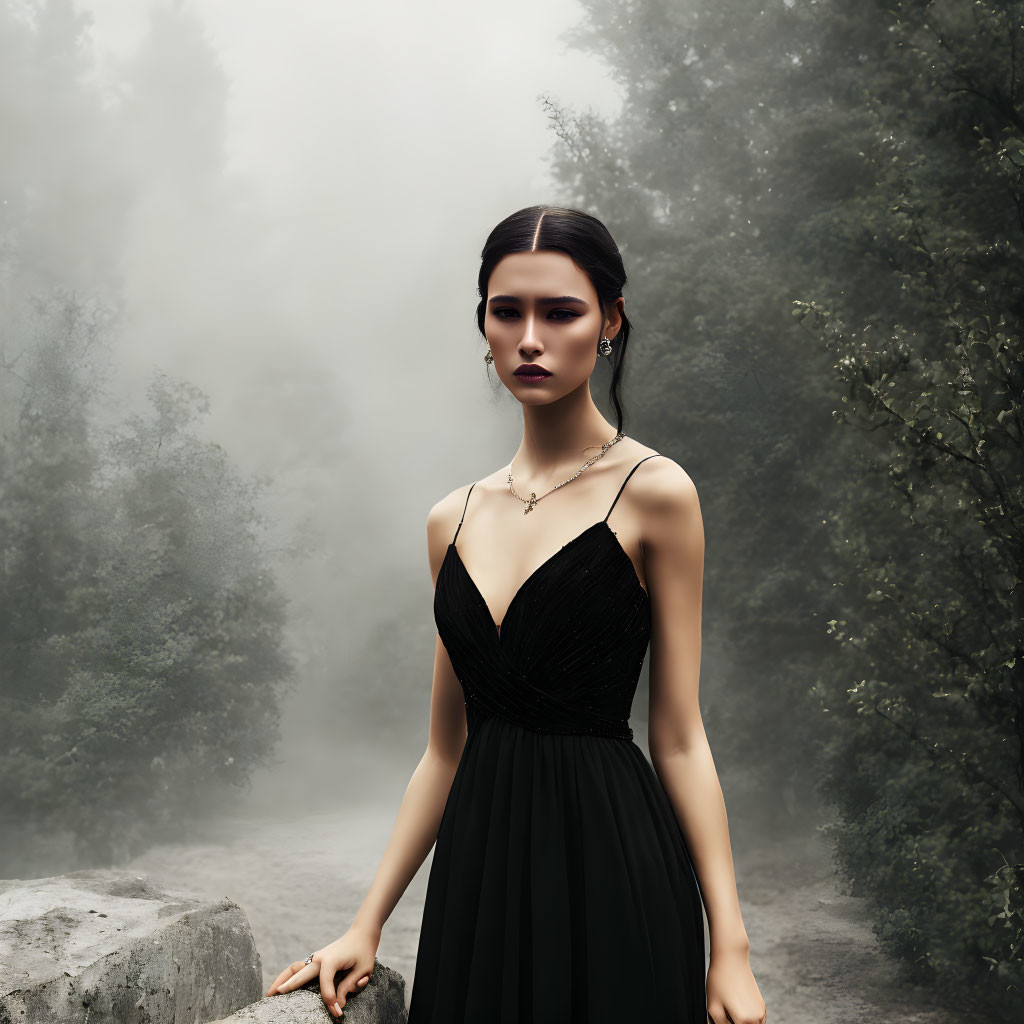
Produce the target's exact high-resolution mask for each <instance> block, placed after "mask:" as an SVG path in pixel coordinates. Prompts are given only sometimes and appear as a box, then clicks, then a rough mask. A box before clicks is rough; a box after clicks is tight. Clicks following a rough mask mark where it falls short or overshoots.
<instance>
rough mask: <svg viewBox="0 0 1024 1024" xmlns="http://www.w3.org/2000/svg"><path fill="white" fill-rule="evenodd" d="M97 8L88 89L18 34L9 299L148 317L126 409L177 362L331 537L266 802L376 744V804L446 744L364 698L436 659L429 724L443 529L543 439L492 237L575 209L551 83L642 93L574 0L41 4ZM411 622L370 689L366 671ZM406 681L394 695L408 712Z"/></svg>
mask: <svg viewBox="0 0 1024 1024" xmlns="http://www.w3.org/2000/svg"><path fill="white" fill-rule="evenodd" d="M12 10H14V11H15V12H19V13H20V14H21V15H23V16H24V17H26V18H28V17H30V16H31V5H29V4H23V5H15V7H14V8H12ZM72 11H76V12H78V13H79V14H80V22H79V32H80V36H81V47H80V54H81V68H80V75H81V78H80V81H79V82H78V83H77V84H76V85H75V86H74V87H69V86H68V84H67V82H65V81H63V80H62V79H61V78H60V77H59V76H53V77H48V75H47V73H46V66H45V59H43V60H33V59H32V58H31V57H30V56H29V54H27V53H26V52H25V51H24V50H23V49H21V50H19V48H18V47H19V42H21V43H24V41H25V38H24V37H22V38H21V39H20V40H19V38H18V37H17V36H15V37H14V38H12V39H11V40H10V41H9V43H8V47H9V48H10V52H8V54H6V58H7V61H8V70H7V72H6V73H5V78H6V80H7V86H6V92H7V96H6V100H7V107H8V116H7V117H6V118H5V128H4V134H5V138H4V140H3V150H4V152H5V154H6V157H5V161H4V162H5V163H6V164H7V165H8V167H9V169H10V171H11V178H10V180H9V182H10V181H16V180H30V181H33V182H36V183H37V186H36V188H37V192H36V195H35V204H34V205H32V204H31V203H28V204H26V205H25V206H20V205H18V206H17V209H16V210H13V212H12V204H11V203H10V202H9V197H10V196H11V189H10V187H9V188H8V189H6V190H5V191H6V192H7V193H8V196H7V197H5V199H4V207H5V209H6V210H7V211H8V220H7V227H8V230H9V231H10V232H11V234H12V236H13V237H14V238H16V244H17V249H18V260H17V263H16V269H9V270H8V274H7V278H6V280H5V281H4V289H5V292H6V297H7V299H8V301H11V300H13V298H14V296H15V295H23V294H26V293H31V292H33V291H34V290H37V289H45V288H47V287H50V286H53V285H55V284H60V285H62V286H65V287H67V288H71V289H75V290H77V291H78V293H79V294H89V293H93V292H99V293H102V294H103V295H105V296H106V297H107V298H108V299H109V300H110V301H115V302H117V303H118V304H120V307H121V316H120V319H119V320H118V322H117V324H116V327H115V328H114V329H113V330H112V331H111V332H110V335H109V342H110V355H109V368H108V374H107V379H106V381H105V384H106V387H107V389H108V392H109V401H108V404H107V406H106V413H107V414H108V415H109V416H110V417H111V419H117V418H119V417H121V416H122V415H124V414H125V413H126V412H127V411H128V410H133V409H138V408H140V407H141V406H142V405H144V403H145V397H144V392H145V387H146V384H147V382H148V380H149V379H150V377H151V375H152V373H153V371H154V369H155V368H159V369H160V370H162V371H164V372H166V373H168V374H170V375H172V376H174V377H178V378H181V379H184V380H187V381H189V382H191V383H192V384H194V385H196V386H198V387H199V388H200V389H202V391H204V392H205V393H206V394H207V395H208V396H209V404H210V408H209V415H208V416H207V417H206V418H205V421H204V422H205V430H204V433H205V435H206V436H208V437H209V439H211V440H213V441H216V442H217V443H219V444H221V445H223V446H224V448H225V449H226V450H227V452H228V453H229V456H230V458H231V460H232V461H233V462H234V463H235V464H236V465H237V466H238V467H239V469H240V470H241V471H242V472H243V473H250V474H254V475H259V476H264V477H266V478H268V479H269V482H270V486H269V490H268V492H267V494H266V496H265V501H264V506H263V510H264V512H265V514H266V516H267V518H268V520H269V521H270V522H271V524H272V532H273V534H274V535H275V536H276V538H277V541H278V543H279V544H280V545H281V547H282V548H283V549H287V548H289V547H290V546H291V545H293V544H297V545H300V546H301V547H302V548H303V554H301V555H299V556H298V557H295V558H290V559H282V565H281V567H280V574H281V576H280V578H281V581H282V583H283V585H284V588H285V591H286V593H287V595H288V597H289V599H290V601H291V602H292V603H291V614H290V622H289V632H290V634H291V637H292V641H293V646H294V648H295V651H296V654H297V657H298V659H299V664H300V668H299V678H298V682H297V686H296V688H295V689H294V692H293V693H292V694H291V695H290V696H289V697H288V698H287V699H286V701H285V702H284V719H283V721H282V728H283V741H282V743H281V746H280V748H279V752H278V753H279V757H280V760H281V764H280V767H279V769H278V770H277V771H275V772H270V773H266V772H264V773H261V774H260V775H258V776H257V777H256V778H255V779H254V785H255V789H254V792H253V802H254V804H255V805H259V804H260V803H261V802H262V801H265V802H267V803H268V804H269V803H270V802H273V803H274V804H275V805H276V807H277V809H278V810H277V811H275V812H274V813H279V812H280V810H281V808H282V806H283V807H285V808H288V807H289V806H290V805H291V801H292V800H294V799H296V798H298V799H299V800H300V801H303V800H304V799H305V798H304V797H303V796H302V794H303V793H304V792H306V793H308V792H309V790H308V782H307V781H306V780H309V779H310V778H311V777H316V776H318V775H319V774H320V773H326V774H327V775H328V776H332V777H335V778H337V777H338V776H339V775H340V774H342V772H343V769H342V766H343V765H348V766H351V765H353V764H363V763H365V762H364V761H363V759H364V758H365V757H372V764H373V767H372V769H371V770H370V771H369V772H368V773H366V772H364V773H361V778H362V787H363V792H364V793H365V792H367V791H368V790H370V789H372V788H373V781H372V780H374V779H378V778H380V777H381V776H383V775H385V774H386V773H387V771H388V769H389V766H393V768H394V771H395V781H398V780H400V779H401V778H402V777H403V776H405V777H406V778H407V774H408V769H410V768H411V767H412V765H413V764H414V763H415V760H416V759H417V758H418V756H419V753H420V751H419V750H417V749H414V748H410V747H409V746H408V745H407V744H404V745H402V744H399V749H397V750H395V751H394V754H393V756H381V748H380V746H379V745H378V744H377V743H376V740H377V739H379V737H380V735H381V732H380V730H379V729H378V728H377V726H378V724H380V723H378V722H375V721H374V720H372V718H371V719H368V718H367V715H368V711H367V705H366V704H365V703H359V705H358V711H352V710H351V708H352V706H353V705H352V704H351V703H350V701H349V700H348V699H347V695H348V694H349V693H350V692H352V691H357V690H359V689H360V688H361V687H362V688H366V687H367V686H368V685H371V684H372V686H374V687H376V688H381V687H387V685H388V682H389V679H390V678H391V674H390V670H389V665H388V660H389V659H390V658H392V657H393V655H394V654H395V652H396V649H397V650H402V649H404V648H405V647H406V645H408V647H409V650H410V651H411V652H415V653H416V654H418V655H419V659H418V661H416V660H415V658H414V656H413V654H412V653H410V655H409V657H408V661H404V660H403V662H402V665H403V669H404V670H405V671H409V672H418V673H419V676H420V677H421V680H422V687H421V689H420V695H419V702H418V705H417V707H416V708H413V709H406V710H403V709H398V710H399V711H400V713H401V716H402V717H403V718H405V719H409V718H410V717H411V718H413V719H415V718H416V717H419V718H421V719H422V726H423V736H424V738H425V734H426V733H425V730H426V722H427V712H428V707H429V704H428V701H429V688H430V678H431V671H432V643H431V637H432V631H433V626H432V620H431V612H430V593H431V591H430V577H429V569H428V565H427V557H426V535H425V519H426V513H427V511H428V509H429V507H430V505H431V504H432V503H433V502H434V501H436V500H437V499H438V498H440V497H441V496H442V495H443V494H444V493H445V492H446V491H447V490H450V489H451V488H453V487H455V486H457V485H458V484H460V483H462V482H464V481H465V480H467V479H470V478H471V477H473V476H475V475H478V474H480V473H482V472H484V471H489V469H490V468H493V465H495V464H497V462H496V460H498V461H500V460H501V459H503V458H505V454H503V453H507V452H509V451H510V450H511V448H510V446H513V445H514V444H515V443H516V440H517V438H518V432H519V429H520V426H519V424H520V420H519V412H518V406H516V405H515V403H514V402H511V401H506V400H505V399H507V398H508V397H509V396H507V395H504V396H503V395H501V394H498V393H497V392H496V390H495V388H494V386H493V385H492V384H490V383H489V382H488V381H487V378H486V374H485V372H484V364H483V361H482V354H483V346H482V342H481V339H479V336H478V335H477V332H476V327H475V323H474V317H473V312H474V307H475V302H476V294H475V281H476V270H477V264H478V256H479V250H480V246H481V245H482V242H483V239H484V237H485V235H486V232H487V231H488V230H489V229H490V227H491V226H492V225H493V224H494V223H496V222H497V221H498V220H499V219H501V218H502V217H503V216H505V215H506V214H507V213H509V212H511V211H512V210H513V209H518V208H520V207H522V206H526V205H529V204H531V203H534V202H542V201H550V199H551V195H552V193H551V183H550V180H549V178H548V176H547V170H546V165H545V159H546V154H547V150H548V148H549V147H550V146H551V144H552V141H553V136H552V133H551V131H550V128H549V126H548V123H547V119H546V117H545V115H544V112H543V110H542V109H541V105H540V102H539V99H538V97H539V95H540V94H541V93H550V94H551V95H552V96H554V97H556V98H557V99H558V100H559V101H560V102H564V103H568V104H573V105H579V106H581V107H592V108H593V109H595V110H602V111H603V112H606V113H610V112H612V111H613V110H614V109H615V107H616V105H617V102H618V98H617V90H616V88H615V86H614V84H613V83H612V82H611V80H610V79H609V77H608V75H607V73H606V70H605V69H604V68H603V67H602V66H601V64H600V62H599V61H597V60H595V59H593V58H591V57H587V56H585V55H583V54H580V53H575V52H570V51H568V49H567V48H566V47H565V46H564V45H563V44H562V43H561V42H560V40H559V34H560V32H561V31H562V29H563V28H564V27H567V26H569V25H570V24H572V23H573V21H574V20H575V19H576V18H577V17H578V14H579V11H578V8H577V6H576V5H575V4H573V3H568V2H557V3H554V4H551V3H544V4H541V3H539V2H535V3H526V4H521V5H516V6H515V7H506V8H501V7H497V6H492V5H479V4H473V3H447V4H442V5H436V4H431V5H423V4H416V3H410V2H404V3H399V4H392V5H386V6H379V5H376V6H375V5H359V6H353V5H329V4H322V3H308V2H299V3H295V4H290V5H288V7H287V11H286V13H283V10H282V7H281V5H279V4H272V3H269V2H257V3H246V4H245V5H244V7H242V6H240V5H238V4H228V3H217V2H215V3H202V4H199V3H191V4H188V3H185V4H180V3H179V4H139V3H135V2H131V3H129V2H117V0H111V2H102V0H101V2H95V3H88V4H78V5H74V6H72V5H70V4H62V3H54V4H50V5H49V7H48V8H47V9H44V10H43V12H42V14H41V15H40V17H42V18H43V19H44V20H46V21H48V22H49V24H50V29H49V31H50V32H51V33H52V34H54V35H57V36H58V37H59V36H60V34H61V33H69V32H72V31H73V27H72V25H73V21H72ZM45 35H46V33H43V36H44V37H45ZM0 175H3V172H2V170H0ZM17 344H18V343H17V341H16V340H14V339H12V338H9V339H8V341H7V353H8V358H9V357H10V355H11V351H12V349H13V348H16V347H17ZM99 411H100V413H101V414H102V413H103V410H99ZM398 610H401V619H400V620H398V621H397V622H396V618H395V613H396V611H398ZM382 622H384V623H386V628H385V629H384V630H383V635H382V636H381V643H380V646H379V648H377V650H378V653H379V658H380V666H379V675H377V676H375V677H374V678H373V679H372V680H369V679H367V678H363V677H361V676H365V672H364V673H361V674H355V673H354V672H353V666H354V665H355V664H357V663H358V664H359V665H362V666H365V665H366V663H367V660H366V659H367V650H366V647H367V637H368V636H370V635H372V634H373V632H374V630H375V629H376V628H377V627H379V625H380V624H381V623H382ZM403 624H404V626H405V628H406V629H407V632H406V633H405V635H403V634H402V633H401V632H396V628H397V629H401V628H402V627H403ZM357 659H358V662H357ZM407 692H408V687H407V686H402V685H397V686H395V687H394V691H393V692H392V693H390V694H389V693H388V692H386V691H384V690H380V689H378V691H377V693H376V694H375V696H374V699H375V700H378V701H379V702H380V708H381V714H382V715H383V716H384V717H387V716H388V715H390V714H392V713H393V712H394V710H395V708H394V706H393V705H394V704H395V703H397V702H399V701H400V699H401V698H400V697H399V694H401V693H407ZM362 696H365V693H364V694H363V695H362ZM389 705H390V706H389ZM346 712H348V718H347V719H346ZM360 737H366V738H369V739H371V740H374V741H375V742H374V744H373V747H372V749H371V750H369V751H364V750H361V749H356V748H354V746H353V744H356V743H358V742H359V740H360ZM318 799H319V798H318ZM282 801H283V804H282Z"/></svg>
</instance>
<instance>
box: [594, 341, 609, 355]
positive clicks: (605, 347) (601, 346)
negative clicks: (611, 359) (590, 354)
mask: <svg viewBox="0 0 1024 1024" xmlns="http://www.w3.org/2000/svg"><path fill="white" fill-rule="evenodd" d="M597 351H598V354H599V355H602V356H610V355H611V354H612V343H611V342H610V341H609V340H608V339H607V338H602V339H601V340H600V341H599V342H598V343H597Z"/></svg>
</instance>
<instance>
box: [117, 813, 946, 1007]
mask: <svg viewBox="0 0 1024 1024" xmlns="http://www.w3.org/2000/svg"><path fill="white" fill-rule="evenodd" d="M399 799H400V794H398V795H396V796H395V797H394V798H393V799H392V800H390V801H388V800H383V801H382V802H381V803H379V804H377V805H375V806H365V807H350V808H346V809H345V811H343V812H332V813H330V814H320V815H310V816H307V817H301V818H295V819H293V820H282V821H277V822H267V821H264V820H258V819H256V818H246V817H238V818H236V819H233V820H226V819H225V820H221V821H220V822H218V823H215V824H211V825H208V826H206V827H205V829H204V835H203V839H202V841H201V842H193V843H189V844H188V845H180V846H179V845H164V846H160V847H158V848H155V849H153V850H151V851H150V852H148V853H147V854H145V855H143V856H141V857H139V858H137V859H136V860H135V861H133V862H132V863H131V864H130V865H128V867H129V868H131V869H133V870H136V871H138V872H139V873H145V874H148V875H153V876H156V877H157V878H158V879H160V880H161V881H163V882H165V883H166V884H168V885H171V886H176V887H181V888H184V889H188V890H191V891H193V892H201V893H206V894H208V895H209V896H211V897H220V896H228V897H230V898H231V899H233V900H235V901H236V902H237V903H239V904H240V905H241V906H242V907H243V908H244V909H245V911H246V914H247V915H248V918H249V923H250V926H251V927H252V931H253V935H254V937H255V940H256V946H257V948H258V949H259V951H260V954H261V957H262V960H263V975H264V980H265V982H266V983H267V984H269V983H270V981H271V980H272V979H273V978H274V976H275V975H276V974H277V973H278V971H279V970H281V968H283V967H284V966H285V965H286V964H287V963H289V962H290V961H291V960H295V959H302V958H304V957H305V956H306V954H308V953H309V952H310V951H311V950H313V949H315V948H317V947H319V946H322V945H324V944H325V943H327V942H330V941H331V940H332V939H335V938H337V936H338V935H339V934H341V932H343V931H344V930H345V928H346V927H347V926H348V923H349V921H350V920H351V918H352V916H353V914H354V913H355V912H356V910H357V909H358V907H359V904H360V903H361V901H362V898H363V895H364V894H365V892H366V889H367V887H368V886H369V884H370V881H371V880H372V877H373V873H374V871H375V870H376V867H377V863H378V861H379V858H380V854H381V853H382V852H383V849H384V846H385V844H386V842H387V839H388V836H389V835H390V832H391V827H392V825H393V823H394V814H395V812H396V811H397V809H398V803H399ZM743 834H744V833H743V831H742V829H737V835H743ZM429 866H430V860H429V858H428V859H427V861H426V863H425V864H424V865H423V867H421V869H420V871H419V872H418V874H417V876H416V878H415V879H414V880H413V882H412V884H411V885H410V887H409V889H408V890H407V892H406V894H405V896H403V898H402V900H401V902H400V903H399V905H398V907H397V908H396V910H395V912H394V914H393V915H392V917H391V919H390V920H389V921H388V923H387V925H386V926H385V928H384V934H383V937H382V939H381V945H380V949H379V950H378V954H377V955H378V958H379V959H380V960H381V961H382V962H385V963H387V964H389V965H390V966H391V967H393V968H394V969H395V970H397V971H399V972H400V973H401V974H402V975H403V976H404V977H405V979H406V998H407V999H408V997H409V995H410V993H411V990H412V981H413V967H414V962H415V954H416V941H417V937H418V935H419V925H420V916H421V914H422V907H423V892H424V889H425V887H426V880H427V872H428V870H429ZM736 869H737V878H738V879H739V885H740V899H741V903H742V906H743V915H744V921H745V923H746V926H747V931H748V933H749V934H750V938H751V944H752V953H751V963H752V966H753V968H754V974H755V977H756V978H757V981H758V985H759V986H760V988H761V992H762V994H763V995H764V997H765V1001H766V1002H767V1004H768V1020H769V1022H771V1024H953V1022H956V1024H966V1021H965V1018H963V1017H960V1016H956V1015H953V1014H950V1013H948V1012H947V1011H945V1010H943V1009H942V1008H941V1007H939V1006H936V1005H935V1004H934V1003H933V1002H932V1000H931V999H930V997H929V995H928V993H926V992H921V991H918V990H915V989H912V988H903V987H901V986H900V985H899V983H898V982H897V980H896V972H895V970H894V969H893V968H892V967H891V966H890V965H889V963H888V962H887V961H886V960H885V958H884V957H883V956H882V955H881V954H880V953H879V952H878V950H877V944H876V942H875V939H874V936H873V935H872V933H871V927H870V923H869V921H868V919H867V916H866V912H865V907H864V906H863V903H862V901H861V900H857V899H853V898H851V897H848V896H843V895H841V894H840V893H839V892H838V891H837V886H836V885H835V883H834V882H833V880H832V869H831V865H830V859H829V853H828V849H827V847H826V845H825V842H824V841H823V840H821V839H820V838H818V836H817V835H816V834H814V833H812V834H810V835H803V836H793V837H792V838H791V839H788V840H786V841H784V842H773V843H770V844H768V845H766V846H762V847H761V848H760V849H757V850H749V851H745V852H739V853H737V857H736Z"/></svg>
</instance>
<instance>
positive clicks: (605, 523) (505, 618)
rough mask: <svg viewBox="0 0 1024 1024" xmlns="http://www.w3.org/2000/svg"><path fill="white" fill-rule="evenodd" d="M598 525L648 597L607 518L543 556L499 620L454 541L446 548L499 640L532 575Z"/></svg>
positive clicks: (534, 575)
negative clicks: (624, 560)
mask: <svg viewBox="0 0 1024 1024" xmlns="http://www.w3.org/2000/svg"><path fill="white" fill-rule="evenodd" d="M600 526H604V527H606V528H607V530H608V534H609V536H611V538H612V543H614V545H615V547H616V548H617V549H618V550H619V552H620V553H621V554H622V556H623V558H625V559H626V561H627V562H629V568H630V570H631V573H632V576H633V582H634V583H635V584H636V585H637V586H638V587H639V588H640V590H641V592H642V593H643V595H644V597H648V596H649V595H648V593H647V588H646V587H645V586H644V585H643V584H642V583H641V582H640V577H639V576H638V575H637V571H636V566H635V565H634V564H633V559H632V558H630V557H629V555H628V554H627V552H626V549H625V548H624V547H623V546H622V544H621V542H620V541H619V538H618V535H617V534H616V533H615V531H614V530H613V529H612V528H611V527H610V526H609V525H608V520H607V519H599V520H598V521H597V522H596V523H591V524H590V526H587V527H584V528H583V529H582V530H581V531H580V532H579V533H577V534H576V536H575V537H573V538H572V539H571V540H567V541H566V542H565V543H564V544H563V545H562V546H561V547H560V548H559V549H558V550H557V551H555V552H554V553H553V554H551V555H549V556H548V557H547V558H545V559H544V561H543V562H541V563H540V565H538V566H537V568H536V569H534V570H533V572H531V573H530V574H529V575H528V576H527V577H526V579H525V580H523V582H522V583H520V584H519V587H518V589H517V590H516V592H515V593H514V594H513V595H512V599H511V600H510V601H509V603H508V607H506V609H505V614H504V615H502V617H501V622H495V621H494V615H493V613H492V612H491V606H490V605H489V604H488V603H487V599H486V598H485V597H484V595H483V594H482V593H481V591H480V588H479V587H478V586H477V585H476V580H474V579H473V574H472V573H471V572H470V571H469V569H467V568H466V563H465V562H463V560H462V555H461V553H460V552H459V549H458V547H456V545H455V542H454V541H452V542H451V543H450V544H449V545H448V550H449V551H454V552H455V558H456V560H457V561H458V563H459V565H460V566H461V567H462V571H463V573H464V574H465V576H466V579H467V580H469V582H470V584H471V585H472V587H473V590H474V591H475V592H476V595H477V597H478V599H479V600H480V603H481V604H482V605H483V607H484V611H486V613H487V618H488V619H489V620H490V623H491V626H492V627H493V629H494V631H495V635H496V636H497V638H498V640H499V641H500V640H501V627H502V626H504V625H505V623H506V622H507V621H508V616H509V613H510V612H511V611H512V608H513V606H514V605H515V603H516V601H517V600H518V599H519V595H520V594H522V592H523V590H525V589H526V587H527V585H528V584H529V583H530V582H531V581H532V580H533V579H534V577H536V576H537V574H538V573H539V572H540V571H541V570H542V569H544V568H546V567H547V566H549V565H550V564H551V563H552V562H553V561H554V560H555V559H556V558H558V556H559V555H561V554H562V552H563V551H565V549H566V548H568V547H570V546H571V545H573V544H575V543H576V542H577V541H580V540H582V539H583V538H584V537H586V536H587V534H589V533H590V532H591V531H592V530H596V529H597V528H598V527H600Z"/></svg>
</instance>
